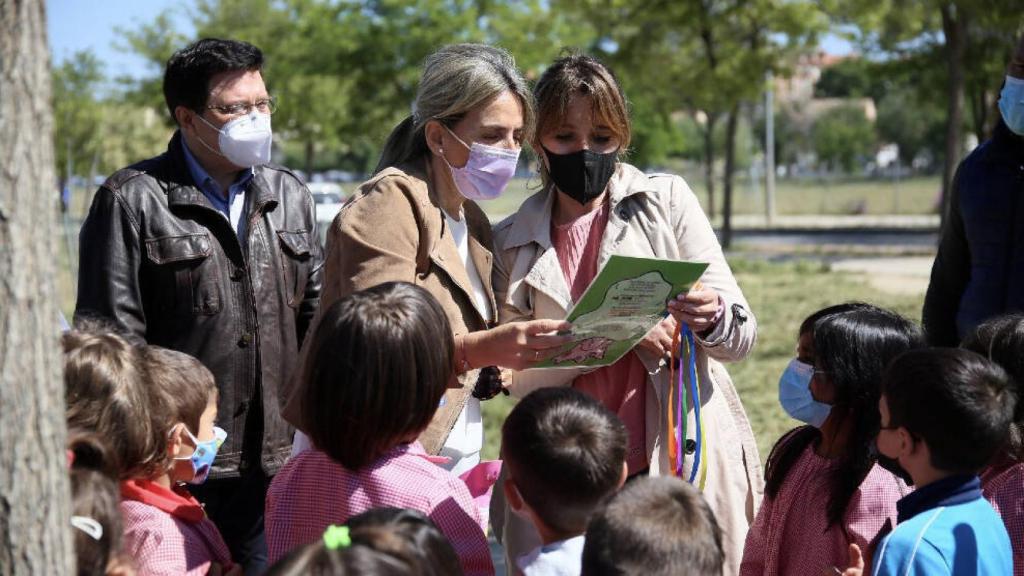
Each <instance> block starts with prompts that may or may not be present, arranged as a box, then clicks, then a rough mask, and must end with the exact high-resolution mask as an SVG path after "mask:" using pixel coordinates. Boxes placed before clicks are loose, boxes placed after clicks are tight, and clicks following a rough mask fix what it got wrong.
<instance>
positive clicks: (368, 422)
mask: <svg viewBox="0 0 1024 576" xmlns="http://www.w3.org/2000/svg"><path fill="white" fill-rule="evenodd" d="M451 334H452V333H451V326H450V325H449V324H448V319H447V317H446V316H445V313H444V309H443V308H442V307H441V305H440V304H439V303H438V302H437V301H436V300H435V299H434V298H433V297H432V296H431V295H430V293H429V292H427V291H426V290H424V289H423V288H420V287H418V286H414V285H412V284H409V283H406V282H386V283H384V284H380V285H378V286H375V287H373V288H368V289H366V290H362V291H359V292H354V293H352V294H349V295H348V296H345V297H344V298H342V299H340V300H338V301H337V302H335V303H334V304H332V305H331V306H330V307H328V308H327V309H326V310H324V311H323V314H322V316H321V319H320V322H319V323H318V324H317V326H316V329H315V331H314V333H313V335H312V339H311V340H310V347H309V358H308V361H307V362H306V364H305V367H304V370H303V374H302V378H303V382H302V386H301V390H302V391H303V396H302V398H300V399H299V404H298V406H297V408H298V409H299V416H300V417H301V418H302V421H303V422H305V423H306V424H307V427H306V431H307V433H308V434H309V439H310V441H311V443H312V448H310V449H308V450H304V451H302V452H300V453H298V454H297V455H295V456H293V457H292V458H291V459H290V460H289V461H288V463H287V464H285V466H284V468H282V469H281V472H280V473H278V475H277V477H275V478H274V481H273V483H272V484H271V485H270V490H269V491H268V492H267V504H266V515H267V545H268V549H269V552H270V559H271V562H276V561H277V560H279V559H281V558H282V557H284V556H285V555H286V554H288V552H290V551H291V550H292V549H294V548H296V547H298V546H302V545H304V544H308V543H310V542H313V541H314V540H316V539H317V538H318V537H320V535H322V534H323V533H324V531H325V530H327V528H328V526H330V525H331V524H341V523H345V522H347V521H348V520H349V519H350V518H351V517H353V516H356V515H358V514H361V513H363V512H366V511H367V510H370V509H372V508H381V507H394V508H411V509H413V510H419V511H420V512H422V513H424V514H426V515H427V516H428V517H430V519H431V520H432V521H433V522H434V523H435V524H437V527H438V528H439V529H440V530H441V532H442V533H443V534H444V535H445V536H446V537H447V538H448V540H449V541H450V542H451V543H452V546H453V547H454V548H455V551H456V552H457V553H458V557H459V561H460V563H461V564H462V570H463V572H465V573H466V574H467V575H469V576H474V575H479V576H489V575H491V574H493V573H494V566H493V564H492V563H491V554H490V550H489V549H488V546H487V538H486V537H485V536H484V530H485V529H486V526H485V524H484V522H483V520H482V518H481V516H480V512H479V510H478V508H477V506H476V504H475V503H474V502H473V499H472V497H471V496H470V493H469V489H468V488H467V487H466V484H465V483H463V482H462V480H460V479H459V478H457V477H456V476H454V475H453V474H451V473H450V472H448V471H446V470H443V469H442V468H440V467H438V466H436V465H435V464H434V463H433V461H432V460H433V458H432V457H431V456H430V455H428V454H427V453H426V451H425V450H424V449H423V445H422V444H420V442H419V441H418V440H417V438H419V437H420V435H421V434H422V433H423V430H424V429H425V428H426V427H427V426H428V425H429V423H430V422H431V421H432V419H433V418H434V414H435V412H437V410H438V404H439V403H440V401H441V398H442V397H443V395H444V393H445V391H446V390H447V389H448V387H449V386H450V385H451V384H452V383H453V382H455V377H456V376H455V365H454V361H455V346H454V343H453V341H452V340H453V339H452V335H451Z"/></svg>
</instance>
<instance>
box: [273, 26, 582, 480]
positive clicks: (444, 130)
mask: <svg viewBox="0 0 1024 576" xmlns="http://www.w3.org/2000/svg"><path fill="white" fill-rule="evenodd" d="M453 87H457V88H453ZM532 131H533V99H532V98H531V96H530V92H529V90H528V89H527V87H526V82H525V81H524V80H523V78H522V76H521V75H520V73H519V71H518V70H517V69H516V67H515V61H514V60H513V59H512V57H511V56H510V55H509V54H508V52H506V51H504V50H502V49H501V48H495V47H493V46H486V45H481V44H455V45H451V46H445V47H443V48H441V49H439V50H438V51H437V52H435V53H434V54H431V55H430V56H429V57H427V59H426V61H425V62H424V64H423V73H422V76H421V78H420V84H419V88H418V90H417V92H416V100H415V102H414V103H413V112H412V114H411V115H410V116H409V117H408V118H406V119H405V120H403V121H402V122H401V123H400V124H399V125H398V126H397V127H395V129H394V131H392V133H391V135H390V136H389V137H388V140H387V142H386V143H385V145H384V150H383V151H382V153H381V157H380V162H378V164H377V169H376V173H375V174H374V176H373V177H372V178H371V179H370V180H368V181H367V182H365V183H363V184H362V185H361V186H360V187H359V190H358V191H357V192H356V193H355V194H354V195H353V196H352V198H351V199H350V200H349V201H348V202H347V203H346V204H345V206H344V207H343V208H342V209H341V211H340V212H339V213H338V216H337V217H336V218H335V219H334V223H333V224H332V225H331V228H330V230H329V232H328V234H327V259H326V265H325V268H324V292H323V296H322V302H321V306H322V309H326V308H327V307H329V306H330V305H331V304H333V303H334V302H336V301H337V300H338V299H340V298H342V297H344V296H346V295H348V294H351V293H353V292H356V291H359V290H364V289H366V288H370V287H372V286H375V285H377V284H380V283H383V282H392V281H401V282H410V283H414V284H416V285H418V286H422V287H423V288H424V289H426V290H427V291H428V292H430V294H431V295H432V296H433V297H434V298H435V299H437V301H438V302H439V303H440V304H441V307H442V309H444V311H445V315H446V316H447V317H448V322H449V324H450V325H451V327H452V333H453V335H454V337H455V354H456V357H455V366H456V369H457V370H458V373H459V381H458V383H457V385H455V386H454V387H453V388H452V389H450V390H449V391H448V392H447V393H446V394H445V398H444V403H443V404H442V405H441V407H440V408H439V409H438V410H437V414H436V415H435V416H434V420H433V421H432V422H431V424H430V426H428V427H427V429H426V430H424V431H423V436H422V437H420V439H419V441H420V443H421V444H422V445H423V447H424V449H425V450H426V451H427V452H428V453H430V454H439V455H440V456H442V457H443V458H446V459H447V462H446V463H442V465H443V466H444V467H445V468H446V469H448V470H449V471H452V472H454V473H456V474H462V473H463V472H465V471H467V470H469V469H471V468H472V467H473V466H474V465H476V464H477V463H478V462H479V461H480V449H481V447H482V446H483V420H482V416H481V413H480V401H479V399H477V398H476V397H474V396H473V395H472V394H471V392H472V390H473V388H474V384H475V383H476V382H477V379H478V375H479V370H478V369H480V368H484V367H489V366H500V367H508V368H525V367H528V366H530V365H532V364H534V363H536V362H538V361H540V360H543V359H545V358H546V357H547V356H546V355H547V354H548V353H549V352H548V351H549V350H551V349H552V348H553V347H557V346H559V345H561V344H563V343H564V342H565V341H566V340H567V338H566V337H564V336H558V335H554V334H546V333H551V332H554V331H556V330H564V329H566V328H567V325H566V324H565V323H564V322H559V321H553V320H542V321H537V322H521V323H516V324H510V325H507V326H501V327H498V328H490V327H491V326H493V325H494V323H495V321H496V320H497V306H496V304H495V301H494V290H493V289H492V284H491V266H492V260H493V255H492V240H491V225H490V222H489V221H488V219H487V216H486V215H485V214H484V212H483V211H482V210H481V209H480V207H479V206H478V205H477V202H479V201H486V200H489V199H493V198H496V197H498V196H500V195H501V194H502V193H503V192H504V190H505V187H506V185H507V184H508V182H509V180H510V179H511V178H512V175H513V174H514V172H515V169H516V165H517V162H518V158H519V152H520V147H521V146H522V142H523V140H524V139H526V138H529V137H530V135H531V134H532ZM304 358H307V359H308V351H306V352H305V353H304ZM300 385H301V384H300ZM301 394H302V392H301V391H300V390H296V391H295V392H294V393H293V395H292V399H293V400H294V399H295V398H296V397H298V396H301ZM293 404H294V402H289V408H288V411H287V417H288V418H289V420H290V421H291V422H292V423H294V424H295V426H296V427H297V428H299V429H300V430H302V431H303V432H306V433H308V430H306V424H305V423H304V422H302V421H300V420H299V419H298V418H297V414H296V411H295V410H294V406H293ZM306 446H308V442H307V440H306V438H305V435H304V434H297V435H296V449H295V451H296V452H298V451H300V450H301V449H303V448H305V447H306Z"/></svg>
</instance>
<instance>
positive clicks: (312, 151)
mask: <svg viewBox="0 0 1024 576" xmlns="http://www.w3.org/2000/svg"><path fill="white" fill-rule="evenodd" d="M305 144H306V145H305V150H304V152H305V157H304V158H303V164H305V167H306V180H307V181H308V180H309V179H310V178H312V177H313V161H314V160H315V159H316V141H314V140H313V138H307V139H306V143H305Z"/></svg>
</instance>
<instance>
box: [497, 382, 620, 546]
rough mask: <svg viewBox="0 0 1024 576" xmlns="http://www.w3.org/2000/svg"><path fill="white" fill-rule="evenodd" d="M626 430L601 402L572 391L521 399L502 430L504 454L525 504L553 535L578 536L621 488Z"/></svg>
mask: <svg viewBox="0 0 1024 576" xmlns="http://www.w3.org/2000/svg"><path fill="white" fill-rule="evenodd" d="M626 443H627V432H626V427H625V426H624V425H623V424H622V421H621V420H619V418H618V417H617V416H616V415H615V414H612V413H611V412H610V411H608V409H607V408H605V407H604V406H602V405H601V404H600V403H599V402H598V401H597V400H595V399H593V398H591V397H590V396H587V395H586V394H584V393H582V392H580V391H578V390H574V389H572V388H541V389H539V390H536V391H534V392H532V393H530V394H529V395H527V396H526V397H525V398H523V399H522V400H521V401H520V402H519V403H518V404H516V406H515V407H514V408H513V409H512V412H511V413H509V415H508V418H506V419H505V424H504V425H503V426H502V428H501V454H502V458H503V459H504V461H505V466H506V467H507V469H508V477H509V478H510V479H511V480H512V482H513V483H514V485H515V487H516V489H517V490H518V491H519V494H520V496H522V498H523V500H524V501H525V502H526V503H527V504H529V505H530V508H532V509H533V511H534V512H535V513H536V514H537V515H538V516H539V517H540V518H541V519H542V520H543V521H544V523H545V524H547V526H548V527H549V528H551V529H552V530H555V531H557V532H559V533H562V534H579V533H581V532H583V530H584V529H586V526H587V520H588V519H589V518H590V515H591V513H593V511H594V508H596V507H597V506H598V504H600V502H601V500H603V499H604V498H605V497H606V496H607V495H608V494H611V493H612V492H613V491H615V489H616V488H618V486H619V482H620V481H621V479H622V470H623V463H624V462H625V460H626Z"/></svg>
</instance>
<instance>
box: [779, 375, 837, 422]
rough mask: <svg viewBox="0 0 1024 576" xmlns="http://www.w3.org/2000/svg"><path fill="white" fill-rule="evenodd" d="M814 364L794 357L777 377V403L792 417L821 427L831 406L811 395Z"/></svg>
mask: <svg viewBox="0 0 1024 576" xmlns="http://www.w3.org/2000/svg"><path fill="white" fill-rule="evenodd" d="M812 378H814V366H811V365H810V364H807V363H806V362H801V361H800V360H797V359H796V358H794V359H793V360H791V361H790V362H789V366H786V370H785V371H783V372H782V377H781V378H779V404H782V409H783V410H785V411H786V414H789V415H790V416H791V417H792V418H794V419H796V420H799V421H801V422H804V423H806V424H810V425H811V426H814V427H815V428H821V425H822V424H824V423H825V419H826V418H828V415H829V412H831V411H832V407H831V406H829V405H828V404H824V403H822V402H818V401H817V400H815V399H814V396H812V395H811V379H812Z"/></svg>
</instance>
